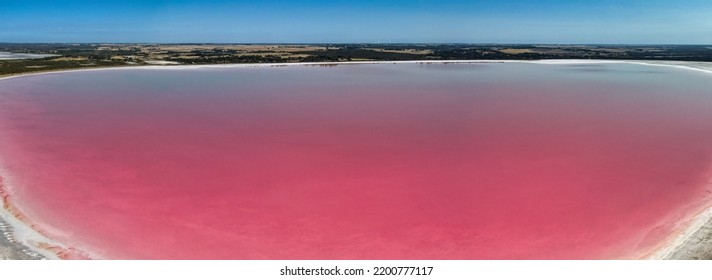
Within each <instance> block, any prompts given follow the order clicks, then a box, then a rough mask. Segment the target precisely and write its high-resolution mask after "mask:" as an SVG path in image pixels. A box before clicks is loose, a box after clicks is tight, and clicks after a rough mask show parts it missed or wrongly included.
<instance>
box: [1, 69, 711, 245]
mask: <svg viewBox="0 0 712 280" xmlns="http://www.w3.org/2000/svg"><path fill="white" fill-rule="evenodd" d="M488 63H526V64H544V65H566V64H572V65H573V64H636V65H645V66H655V67H672V68H676V69H684V70H690V71H698V72H703V73H706V74H712V62H686V61H641V60H575V59H573V60H532V61H526V60H416V61H351V62H304V63H250V64H205V65H141V66H119V67H97V68H84V69H67V70H56V71H45V72H41V71H40V72H31V73H21V74H16V75H8V76H0V81H3V80H8V79H12V78H20V77H28V76H37V75H47V74H62V73H71V72H84V71H106V70H123V69H127V70H134V69H137V70H142V69H151V70H183V69H201V68H211V69H219V68H255V67H287V66H330V65H371V64H488ZM3 173H5V172H3V170H2V169H1V168H0V198H2V199H0V207H2V208H1V209H0V234H2V235H1V236H0V259H3V258H11V257H14V258H17V257H18V256H20V257H21V256H27V259H67V258H75V257H77V256H80V257H86V258H89V259H93V258H97V259H99V258H101V257H100V256H99V255H97V254H88V253H85V252H83V251H80V250H77V249H74V248H71V247H68V246H64V244H61V242H58V241H57V240H53V239H52V238H51V235H50V234H47V233H45V232H43V231H42V230H41V229H38V228H37V226H35V225H34V224H32V223H31V221H29V220H27V219H26V218H24V215H23V214H22V211H20V209H18V208H17V207H16V206H14V205H13V204H12V202H11V196H10V194H9V192H8V185H9V183H8V180H9V178H8V176H3ZM698 203H705V201H702V202H698ZM705 204H706V206H707V207H702V210H699V211H697V212H694V213H695V214H694V215H689V216H687V217H685V220H684V221H680V222H679V223H678V224H677V225H678V226H679V227H680V229H679V230H678V231H675V232H674V233H673V234H672V235H671V236H670V237H669V238H667V239H665V240H662V241H661V244H659V246H658V247H657V248H654V249H653V250H652V252H651V253H650V254H647V255H645V256H642V257H640V258H642V259H692V258H695V259H697V258H700V257H699V256H698V255H700V254H702V256H703V257H702V258H712V205H708V204H710V203H709V201H706V203H705ZM28 250H29V251H28ZM6 251H7V252H6ZM705 254H706V255H705ZM705 256H706V257H705Z"/></svg>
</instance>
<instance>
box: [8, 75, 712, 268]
mask: <svg viewBox="0 0 712 280" xmlns="http://www.w3.org/2000/svg"><path fill="white" fill-rule="evenodd" d="M710 89H712V76H710V75H709V74H705V73H701V72H696V71H691V70H684V69H674V68H668V67H652V66H643V65H632V64H608V63H606V64H571V65H544V64H528V63H491V64H484V63H478V64H398V65H391V64H379V65H339V66H336V67H316V66H311V67H309V66H290V67H204V68H185V69H177V68H174V69H170V68H168V69H121V70H98V71H87V72H71V73H54V74H43V75H37V76H28V77H21V78H13V79H7V80H2V81H0V163H2V176H3V182H4V184H5V188H6V189H7V192H8V193H9V195H10V201H11V203H13V205H14V206H15V207H17V208H18V209H20V210H21V211H22V212H23V213H24V214H25V216H26V221H27V222H31V223H33V224H34V225H35V226H36V228H37V229H39V230H41V231H42V232H44V233H45V234H46V235H48V236H49V237H51V238H53V239H55V240H57V241H58V242H60V243H62V244H64V245H65V246H69V247H73V248H76V249H78V250H81V251H84V252H86V253H87V254H89V255H90V256H91V257H95V258H110V259H617V258H638V257H643V256H645V255H646V254H649V253H651V252H652V251H653V250H655V249H656V248H658V247H659V246H661V245H662V244H663V243H664V242H665V241H666V240H669V239H670V238H671V237H674V235H675V234H677V233H679V231H680V230H682V229H683V228H684V223H683V222H684V221H685V220H686V219H689V218H690V217H691V215H693V214H695V213H696V212H697V211H699V210H701V209H702V208H703V207H704V206H707V204H708V203H707V202H708V200H709V198H710V197H709V196H710V194H709V193H710V191H711V190H712V186H711V185H710V178H712V168H711V167H712V109H710V108H712V90H710Z"/></svg>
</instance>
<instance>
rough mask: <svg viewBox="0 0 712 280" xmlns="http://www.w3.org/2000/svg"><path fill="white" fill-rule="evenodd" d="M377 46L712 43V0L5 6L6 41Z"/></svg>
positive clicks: (1, 33)
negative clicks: (361, 43)
mask: <svg viewBox="0 0 712 280" xmlns="http://www.w3.org/2000/svg"><path fill="white" fill-rule="evenodd" d="M379 41H380V42H389V41H390V42H394V43H395V42H423V43H607V44H712V1H710V0H685V1H674V0H647V1H646V0H618V1H613V0H599V1H581V0H568V1H564V0H519V1H517V0H514V1H494V0H492V1H485V0H472V1H460V0H440V1H437V0H382V1H374V0H364V1H345V0H332V1H325V0H305V1H285V0H282V1H277V0H267V1H258V0H253V1H218V0H203V1H198V0H184V1H150V0H146V1H136V0H123V1H121V0H113V1H104V0H95V1H89V0H86V1H7V0H0V42H146V43H153V42H159V43H160V42H162V43H190V42H195V43H199V42H210V43H285V42H291V43H341V42H343V43H358V42H366V43H370V42H374V43H375V42H379Z"/></svg>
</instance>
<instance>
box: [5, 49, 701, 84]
mask: <svg viewBox="0 0 712 280" xmlns="http://www.w3.org/2000/svg"><path fill="white" fill-rule="evenodd" d="M0 52H1V53H4V54H5V57H6V58H5V59H3V60H0V76H9V75H17V74H22V73H29V72H46V71H56V70H67V69H82V68H97V67H121V66H140V65H207V64H241V63H304V62H348V61H351V62H358V61H415V60H542V59H581V60H591V59H599V60H601V59H603V60H644V61H707V62H712V46H703V45H682V46H675V45H660V46H655V45H640V46H636V45H531V44H523V45H476V44H14V43H13V44H11V43H0ZM43 56H44V57H43ZM47 56H48V57H47ZM13 57H14V58H15V59H12V58H13ZM8 58H9V59H8ZM20 58H22V59H20ZM27 58H33V59H27Z"/></svg>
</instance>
